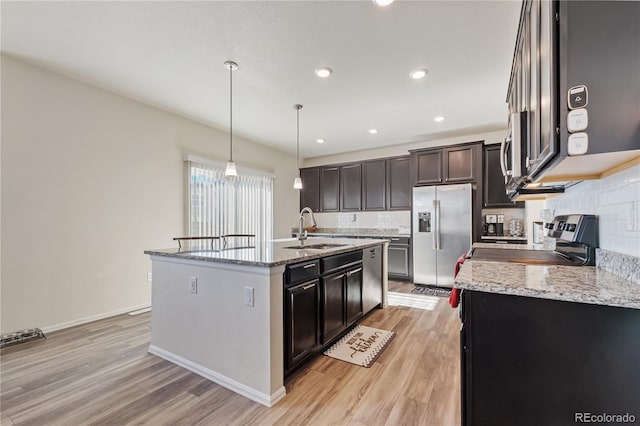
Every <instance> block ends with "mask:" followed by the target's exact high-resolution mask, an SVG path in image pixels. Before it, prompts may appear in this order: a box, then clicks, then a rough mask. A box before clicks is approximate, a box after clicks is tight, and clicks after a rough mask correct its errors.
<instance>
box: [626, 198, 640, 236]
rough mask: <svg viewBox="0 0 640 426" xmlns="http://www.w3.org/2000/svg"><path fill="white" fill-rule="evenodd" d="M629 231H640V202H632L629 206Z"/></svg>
mask: <svg viewBox="0 0 640 426" xmlns="http://www.w3.org/2000/svg"><path fill="white" fill-rule="evenodd" d="M626 228H627V231H632V232H637V231H640V203H639V202H631V203H629V207H628V208H627V226H626Z"/></svg>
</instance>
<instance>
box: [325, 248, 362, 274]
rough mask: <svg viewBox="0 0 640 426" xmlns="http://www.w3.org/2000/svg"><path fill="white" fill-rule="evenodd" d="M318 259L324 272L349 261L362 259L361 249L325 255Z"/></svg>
mask: <svg viewBox="0 0 640 426" xmlns="http://www.w3.org/2000/svg"><path fill="white" fill-rule="evenodd" d="M320 260H321V263H322V273H323V274H324V273H327V272H331V271H335V270H337V269H340V268H342V267H344V266H347V265H349V264H351V263H355V262H359V261H362V250H357V251H351V252H349V253H342V254H336V255H333V256H327V257H324V258H322V259H320Z"/></svg>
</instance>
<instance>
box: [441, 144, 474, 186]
mask: <svg viewBox="0 0 640 426" xmlns="http://www.w3.org/2000/svg"><path fill="white" fill-rule="evenodd" d="M444 176H445V178H444V180H445V182H468V181H471V180H473V179H474V177H475V175H474V170H473V148H472V147H463V148H447V149H445V150H444Z"/></svg>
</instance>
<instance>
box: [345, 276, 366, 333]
mask: <svg viewBox="0 0 640 426" xmlns="http://www.w3.org/2000/svg"><path fill="white" fill-rule="evenodd" d="M345 274H346V277H345V288H346V293H347V294H346V300H345V310H346V319H347V327H348V326H350V325H351V324H353V323H354V322H356V320H358V319H359V318H360V317H361V316H362V311H363V310H362V283H363V279H362V264H361V265H360V266H357V267H355V268H351V269H348V270H347V271H346V272H345Z"/></svg>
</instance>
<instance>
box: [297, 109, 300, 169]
mask: <svg viewBox="0 0 640 426" xmlns="http://www.w3.org/2000/svg"><path fill="white" fill-rule="evenodd" d="M296 132H297V135H296V147H297V151H296V157H297V159H298V173H300V172H299V170H300V109H299V108H298V109H297V111H296Z"/></svg>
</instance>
